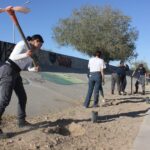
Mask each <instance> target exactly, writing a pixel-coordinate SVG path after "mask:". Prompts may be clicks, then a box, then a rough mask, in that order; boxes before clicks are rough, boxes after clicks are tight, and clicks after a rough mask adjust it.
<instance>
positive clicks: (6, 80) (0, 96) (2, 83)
mask: <svg viewBox="0 0 150 150" xmlns="http://www.w3.org/2000/svg"><path fill="white" fill-rule="evenodd" d="M13 90H14V91H15V93H16V95H17V97H18V120H24V119H25V117H26V112H25V107H26V102H27V96H26V93H25V90H24V87H23V83H22V78H21V76H20V73H19V72H16V71H15V70H14V69H13V68H12V67H11V66H10V65H9V64H5V65H3V66H1V67H0V118H1V117H2V115H3V113H4V111H5V108H6V107H7V106H8V105H9V103H10V100H11V96H12V91H13Z"/></svg>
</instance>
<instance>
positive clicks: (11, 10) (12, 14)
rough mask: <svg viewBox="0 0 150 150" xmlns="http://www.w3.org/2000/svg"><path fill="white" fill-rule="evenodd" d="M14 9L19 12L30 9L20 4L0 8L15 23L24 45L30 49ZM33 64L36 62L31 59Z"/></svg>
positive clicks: (26, 11)
mask: <svg viewBox="0 0 150 150" xmlns="http://www.w3.org/2000/svg"><path fill="white" fill-rule="evenodd" d="M15 11H17V12H21V13H28V12H29V11H30V10H29V9H28V8H26V7H21V6H16V7H13V6H8V7H6V8H4V9H0V13H2V12H7V13H8V14H9V16H10V17H11V19H12V21H13V23H14V24H15V25H16V27H17V29H18V31H19V33H20V35H21V37H22V39H23V41H24V43H25V45H26V47H27V48H28V49H29V50H30V49H31V48H30V45H29V44H28V42H27V40H26V37H25V35H24V33H23V31H22V29H21V26H20V24H19V21H18V19H17V17H16V14H15ZM33 64H34V66H36V63H35V61H34V60H33Z"/></svg>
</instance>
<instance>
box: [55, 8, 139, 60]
mask: <svg viewBox="0 0 150 150" xmlns="http://www.w3.org/2000/svg"><path fill="white" fill-rule="evenodd" d="M137 37H138V32H137V30H136V29H135V28H134V27H132V26H131V18H130V17H128V16H125V15H123V13H122V12H121V11H119V10H114V9H112V8H111V7H110V6H105V7H98V6H89V5H87V6H83V7H81V8H80V9H79V10H77V9H75V10H73V13H72V15H71V16H70V17H69V18H66V19H61V20H59V23H58V25H57V26H56V27H54V28H53V38H54V39H55V40H56V42H57V43H58V44H60V45H61V46H72V47H73V48H75V49H77V50H78V51H80V52H82V53H85V54H87V55H89V56H91V55H93V53H95V51H96V50H97V49H100V50H102V52H103V54H104V56H105V59H106V61H107V62H109V60H120V59H122V60H131V59H133V58H134V57H136V56H137V53H136V51H135V41H136V40H137Z"/></svg>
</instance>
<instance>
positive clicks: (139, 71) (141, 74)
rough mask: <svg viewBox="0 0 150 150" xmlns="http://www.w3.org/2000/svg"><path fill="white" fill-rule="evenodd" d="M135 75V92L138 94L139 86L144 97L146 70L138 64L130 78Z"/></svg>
mask: <svg viewBox="0 0 150 150" xmlns="http://www.w3.org/2000/svg"><path fill="white" fill-rule="evenodd" d="M135 74H136V76H137V80H136V82H135V92H134V94H137V93H138V89H139V84H141V86H142V95H145V77H146V69H145V67H144V66H143V64H139V65H138V67H137V68H136V70H135V71H134V72H133V74H132V76H134V75H135Z"/></svg>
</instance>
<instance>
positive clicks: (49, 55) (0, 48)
mask: <svg viewBox="0 0 150 150" xmlns="http://www.w3.org/2000/svg"><path fill="white" fill-rule="evenodd" d="M13 47H14V44H12V43H8V42H3V41H0V60H1V61H2V62H3V61H4V60H6V59H7V58H8V56H9V54H10V53H11V51H12V49H13ZM6 53H7V55H6ZM37 56H38V61H39V64H40V65H41V67H42V69H43V70H50V69H51V68H54V67H64V68H68V69H69V68H70V69H79V70H85V71H86V70H87V64H88V60H84V59H80V58H76V57H71V56H66V55H62V54H58V53H54V52H49V51H45V50H40V51H39V52H38V55H37Z"/></svg>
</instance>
